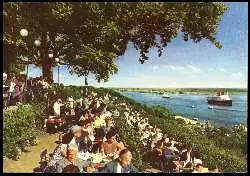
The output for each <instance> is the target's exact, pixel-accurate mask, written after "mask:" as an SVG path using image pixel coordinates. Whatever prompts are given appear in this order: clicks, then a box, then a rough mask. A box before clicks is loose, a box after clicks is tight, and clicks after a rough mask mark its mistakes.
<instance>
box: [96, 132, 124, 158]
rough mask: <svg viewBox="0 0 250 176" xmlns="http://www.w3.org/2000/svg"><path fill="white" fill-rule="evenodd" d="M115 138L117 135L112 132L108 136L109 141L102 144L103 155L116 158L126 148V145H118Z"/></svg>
mask: <svg viewBox="0 0 250 176" xmlns="http://www.w3.org/2000/svg"><path fill="white" fill-rule="evenodd" d="M115 137H116V133H115V132H113V131H110V132H109V133H108V134H107V135H106V138H107V141H105V142H103V143H102V144H101V153H102V154H103V155H110V156H115V155H116V154H119V152H120V151H121V150H122V149H123V148H124V145H123V144H122V143H118V142H117V141H116V139H115Z"/></svg>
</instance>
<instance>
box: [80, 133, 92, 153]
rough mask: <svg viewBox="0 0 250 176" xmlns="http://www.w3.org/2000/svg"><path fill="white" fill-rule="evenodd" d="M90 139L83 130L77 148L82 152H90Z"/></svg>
mask: <svg viewBox="0 0 250 176" xmlns="http://www.w3.org/2000/svg"><path fill="white" fill-rule="evenodd" d="M92 146H93V145H92V141H91V139H90V138H89V133H88V132H86V131H84V132H82V136H81V138H80V145H79V150H80V151H83V152H90V151H91V150H92Z"/></svg>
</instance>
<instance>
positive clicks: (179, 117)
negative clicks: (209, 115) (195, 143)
mask: <svg viewBox="0 0 250 176" xmlns="http://www.w3.org/2000/svg"><path fill="white" fill-rule="evenodd" d="M175 119H183V120H184V121H185V122H186V124H192V125H196V124H201V123H200V122H198V121H196V120H192V119H189V118H187V117H182V116H175Z"/></svg>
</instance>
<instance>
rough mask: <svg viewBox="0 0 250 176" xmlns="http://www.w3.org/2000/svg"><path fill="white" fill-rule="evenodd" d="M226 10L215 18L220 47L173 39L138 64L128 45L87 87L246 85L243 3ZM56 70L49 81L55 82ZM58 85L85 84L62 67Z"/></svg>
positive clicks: (37, 71) (32, 72)
mask: <svg viewBox="0 0 250 176" xmlns="http://www.w3.org/2000/svg"><path fill="white" fill-rule="evenodd" d="M225 4H226V5H227V6H228V7H229V8H230V9H229V10H228V11H227V12H225V14H224V15H223V17H222V20H221V22H220V25H219V28H218V33H217V36H216V38H217V40H218V41H219V42H220V43H221V44H222V46H223V47H222V49H218V48H216V47H215V46H214V45H213V44H212V43H211V42H210V41H208V40H202V41H201V42H200V43H193V42H192V41H188V42H184V41H183V40H182V39H181V38H180V36H181V35H180V36H179V37H177V38H176V39H174V40H173V41H172V42H171V43H170V44H169V45H168V46H167V47H166V48H165V49H164V52H163V54H162V56H161V57H158V53H157V49H155V48H151V49H150V52H149V60H148V61H146V62H145V63H144V64H140V63H139V62H138V59H139V51H136V50H135V49H134V47H133V46H132V45H131V44H128V47H127V50H126V52H125V54H124V55H123V56H120V57H119V58H118V59H117V61H116V64H117V65H118V68H119V70H118V73H117V74H115V75H112V76H110V79H109V81H108V82H105V83H104V82H101V83H98V82H97V81H96V80H95V79H94V76H93V75H90V77H89V78H88V83H89V85H92V86H96V87H138V88H222V87H223V88H247V79H248V77H247V75H248V73H247V72H248V3H247V2H241V3H239V2H237V3H236V2H233V3H225ZM40 75H42V71H41V69H40V68H36V67H34V66H33V65H30V66H29V76H30V77H36V76H40ZM57 75H58V72H57V68H54V80H55V82H57ZM59 79H60V83H63V84H64V85H84V78H83V77H78V76H77V75H71V74H70V73H69V71H68V70H67V66H61V67H60V73H59Z"/></svg>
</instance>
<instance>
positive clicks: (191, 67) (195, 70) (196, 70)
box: [187, 65, 201, 72]
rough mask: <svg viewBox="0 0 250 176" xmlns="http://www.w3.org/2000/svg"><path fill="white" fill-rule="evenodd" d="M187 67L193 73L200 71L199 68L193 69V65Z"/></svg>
mask: <svg viewBox="0 0 250 176" xmlns="http://www.w3.org/2000/svg"><path fill="white" fill-rule="evenodd" d="M187 67H188V68H190V69H192V70H193V71H194V72H200V71H201V69H200V68H198V67H195V66H193V65H188V66H187Z"/></svg>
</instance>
